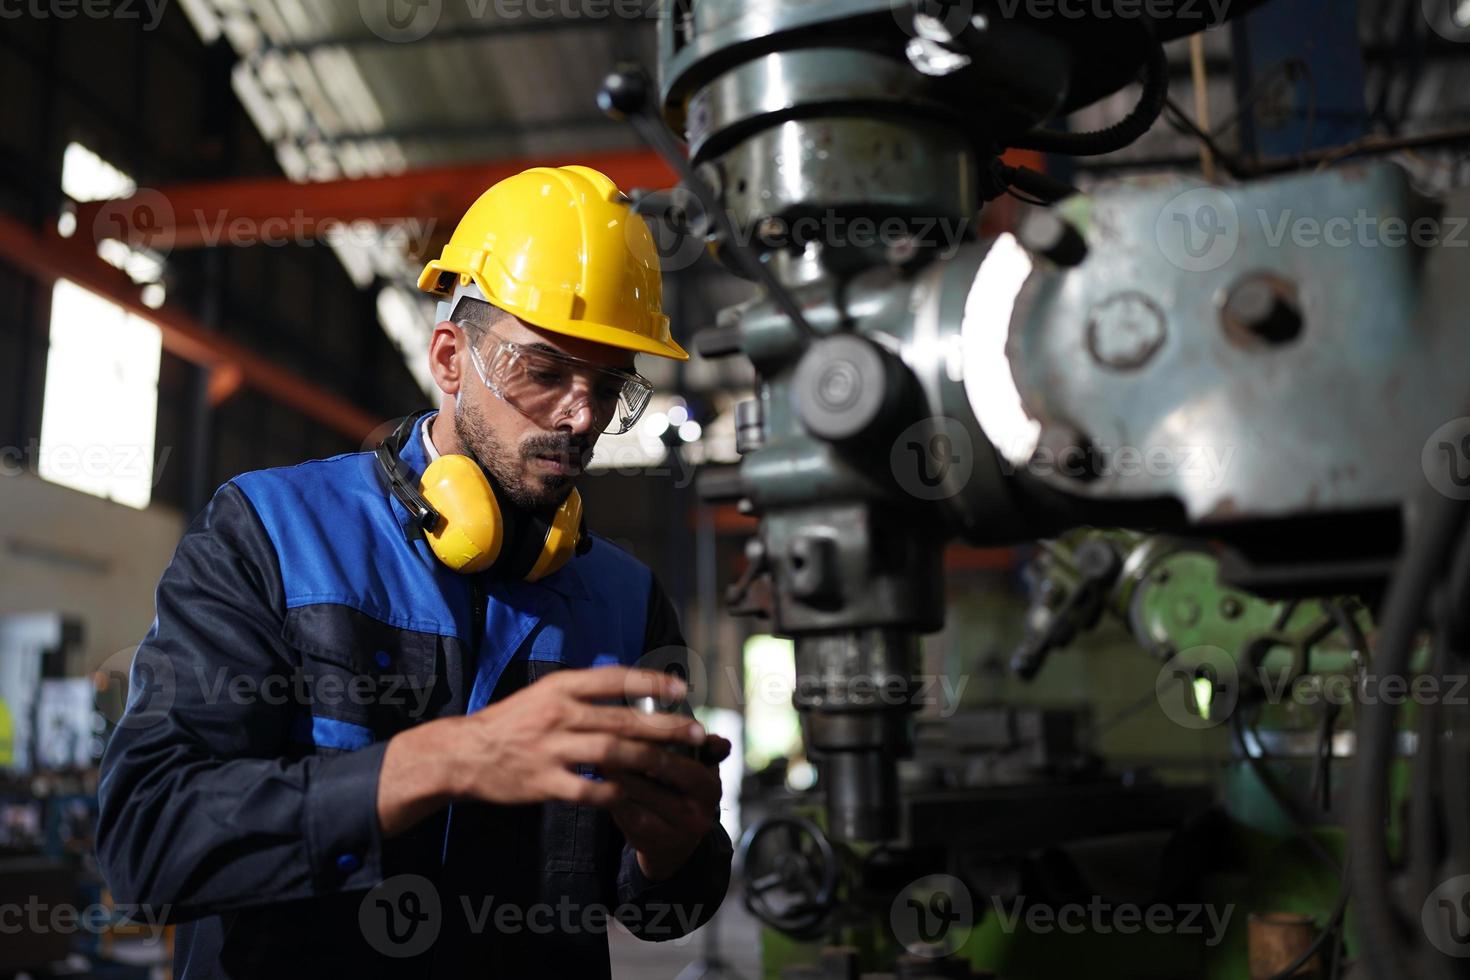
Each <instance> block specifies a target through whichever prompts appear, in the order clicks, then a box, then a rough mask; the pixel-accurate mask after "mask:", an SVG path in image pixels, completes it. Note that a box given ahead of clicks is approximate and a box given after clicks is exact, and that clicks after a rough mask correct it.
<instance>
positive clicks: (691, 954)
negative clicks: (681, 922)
mask: <svg viewBox="0 0 1470 980" xmlns="http://www.w3.org/2000/svg"><path fill="white" fill-rule="evenodd" d="M711 930H713V932H714V935H715V938H716V940H717V943H718V949H719V955H720V956H721V957H722V958H723V959H724V961H725V963H726V964H727V967H726V969H725V970H724V971H723V972H721V971H714V970H711V971H708V972H701V971H700V970H699V969H698V968H693V969H690V967H691V964H694V963H695V962H696V961H698V960H700V959H701V958H702V957H704V956H706V955H707V953H706V943H707V941H708V937H707V936H706V933H709V932H710V931H711ZM609 945H610V946H611V947H612V972H613V980H675V978H679V980H697V978H699V977H705V978H708V980H718V978H726V980H734V978H740V980H760V976H761V971H760V960H761V947H760V923H759V922H757V921H756V920H755V919H754V918H753V917H752V916H751V914H750V913H749V912H747V911H746V909H745V903H744V902H743V901H741V898H740V893H739V890H738V889H737V888H735V887H733V886H732V887H731V889H730V894H728V895H726V896H725V901H724V903H723V904H722V905H721V906H720V911H719V912H717V913H715V917H714V918H713V919H712V920H710V922H709V923H708V924H707V925H705V927H704V928H703V929H699V930H697V931H696V932H695V933H694V934H693V935H692V936H686V937H685V938H683V939H675V940H671V941H669V942H666V943H646V942H643V941H642V940H639V939H635V938H634V937H633V936H632V935H630V934H629V933H628V932H626V931H625V930H623V929H622V928H621V927H618V928H616V929H614V930H613V932H612V935H611V936H610V942H609ZM686 969H689V973H688V974H687V975H685V974H684V973H683V971H684V970H686Z"/></svg>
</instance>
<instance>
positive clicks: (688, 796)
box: [607, 760, 720, 816]
mask: <svg viewBox="0 0 1470 980" xmlns="http://www.w3.org/2000/svg"><path fill="white" fill-rule="evenodd" d="M683 761H687V760H683ZM607 779H608V781H609V782H614V783H618V784H619V785H621V786H622V788H623V791H624V792H623V799H624V801H626V802H634V803H638V804H639V805H641V806H645V807H647V808H648V809H650V810H653V811H654V812H655V813H662V814H665V815H667V816H672V815H675V814H679V813H689V812H700V813H714V812H717V811H718V810H719V805H720V797H719V784H718V783H715V785H714V791H713V792H710V791H709V790H708V789H701V790H700V791H696V792H689V791H684V790H680V789H674V788H672V787H670V786H669V785H668V784H667V783H666V782H664V781H662V780H659V779H653V778H651V777H649V776H645V775H643V774H642V773H639V772H635V771H632V770H622V771H618V772H610V773H608V774H607ZM691 807H692V810H691Z"/></svg>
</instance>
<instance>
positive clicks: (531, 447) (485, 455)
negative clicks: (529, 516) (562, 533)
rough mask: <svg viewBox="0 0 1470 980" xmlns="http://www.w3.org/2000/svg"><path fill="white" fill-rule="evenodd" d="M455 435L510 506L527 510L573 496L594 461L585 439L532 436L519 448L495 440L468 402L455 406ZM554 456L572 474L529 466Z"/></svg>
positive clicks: (550, 505)
mask: <svg viewBox="0 0 1470 980" xmlns="http://www.w3.org/2000/svg"><path fill="white" fill-rule="evenodd" d="M454 434H455V436H457V437H458V439H459V445H460V448H461V450H462V451H463V452H464V453H466V454H467V455H468V456H469V457H470V458H471V459H473V460H475V462H477V463H479V464H480V465H481V466H483V467H484V468H485V470H486V471H487V472H489V474H490V475H491V476H492V477H494V478H495V482H496V483H497V484H499V485H500V488H501V489H502V490H504V491H505V493H506V495H507V496H508V497H510V500H511V503H513V504H515V505H516V506H517V507H524V508H526V509H527V510H541V509H544V508H548V507H555V506H556V505H558V504H560V503H561V502H562V501H563V500H565V499H566V497H567V494H569V493H571V491H572V486H573V485H574V484H575V483H576V482H577V477H578V476H579V475H580V473H581V471H582V470H583V469H585V468H586V466H587V463H588V462H589V461H590V460H591V459H592V447H591V446H589V445H588V444H587V442H586V440H584V439H578V438H574V437H572V436H569V435H565V434H562V433H547V434H546V435H538V436H531V437H530V438H528V439H526V440H524V441H523V442H522V443H521V444H520V446H518V447H508V446H505V445H502V444H501V443H500V442H499V441H497V440H496V438H495V436H494V434H493V433H492V432H491V431H490V426H489V425H488V424H487V423H486V421H485V416H484V415H483V414H481V413H480V410H479V408H478V407H476V406H475V405H472V404H470V403H469V401H468V400H467V399H465V400H461V401H460V403H459V404H458V405H456V406H455V411H454ZM542 455H546V456H555V457H556V458H557V459H558V460H560V461H562V462H563V463H564V464H566V465H567V466H569V467H570V468H571V470H572V472H570V473H565V474H561V473H548V474H546V475H545V476H536V475H533V474H531V473H530V472H529V471H528V470H529V465H530V464H531V461H532V460H533V459H534V458H535V457H537V456H542Z"/></svg>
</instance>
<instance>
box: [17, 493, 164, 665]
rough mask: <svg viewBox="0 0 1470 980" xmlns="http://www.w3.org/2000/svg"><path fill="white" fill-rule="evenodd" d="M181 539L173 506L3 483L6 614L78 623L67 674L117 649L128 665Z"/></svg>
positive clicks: (96, 663) (102, 658) (151, 620)
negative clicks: (47, 614) (65, 617)
mask: <svg viewBox="0 0 1470 980" xmlns="http://www.w3.org/2000/svg"><path fill="white" fill-rule="evenodd" d="M183 533H184V519H183V517H182V516H181V515H180V514H179V513H178V512H177V511H175V510H173V509H171V508H168V507H164V506H160V505H157V504H155V505H153V506H152V507H149V508H148V509H147V510H135V509H133V508H131V507H126V506H124V505H122V504H116V503H113V502H111V501H108V500H102V499H100V498H97V497H92V496H89V495H87V494H84V493H79V492H78V491H76V490H71V489H68V488H66V487H62V486H58V485H57V484H54V483H48V482H47V481H45V480H42V479H40V478H39V477H37V476H34V475H32V474H31V473H28V472H23V473H19V474H7V475H4V476H0V559H3V561H0V614H4V613H17V612H42V611H49V610H60V611H62V612H66V613H71V614H73V615H75V616H77V617H78V618H79V619H81V621H82V625H83V629H84V631H85V632H84V637H83V642H82V646H81V648H80V649H79V650H78V651H76V652H75V653H74V654H73V656H72V659H71V661H70V662H69V663H68V664H67V672H68V673H69V674H81V673H85V672H88V671H90V670H93V669H95V668H96V666H97V665H98V664H100V663H101V662H102V661H103V660H105V659H106V658H108V657H110V656H112V655H114V654H117V653H119V651H123V650H126V651H128V654H127V656H128V657H130V656H131V652H132V650H133V649H134V648H135V647H136V646H137V645H138V641H140V640H141V639H142V638H143V634H144V633H146V632H147V631H148V627H149V625H150V624H151V623H152V622H153V590H154V587H155V586H156V585H157V584H158V579H159V576H161V575H162V574H163V569H164V567H165V566H166V565H167V564H168V562H169V559H170V558H171V557H172V556H173V552H174V547H175V546H176V545H177V544H178V541H179V538H180V537H181V536H182V535H183ZM124 662H126V661H124Z"/></svg>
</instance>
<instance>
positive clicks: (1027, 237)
mask: <svg viewBox="0 0 1470 980" xmlns="http://www.w3.org/2000/svg"><path fill="white" fill-rule="evenodd" d="M1018 237H1019V238H1020V240H1021V244H1022V245H1024V246H1026V248H1027V249H1029V250H1030V251H1031V252H1032V253H1034V254H1036V255H1042V256H1045V257H1046V258H1048V259H1050V260H1051V261H1053V262H1055V263H1056V264H1057V265H1060V266H1074V265H1078V264H1080V263H1081V262H1082V260H1083V259H1085V258H1087V240H1086V239H1084V238H1083V237H1082V232H1080V231H1078V230H1077V226H1076V225H1074V224H1072V223H1071V222H1070V221H1068V220H1067V219H1066V218H1063V217H1062V216H1061V215H1059V214H1057V213H1056V212H1055V211H1050V210H1036V211H1032V212H1031V213H1030V214H1029V215H1027V216H1026V220H1025V221H1023V222H1021V228H1020V230H1019V232H1018Z"/></svg>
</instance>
